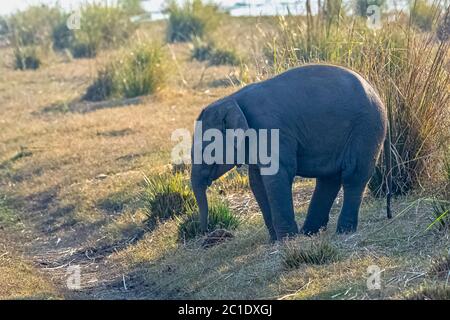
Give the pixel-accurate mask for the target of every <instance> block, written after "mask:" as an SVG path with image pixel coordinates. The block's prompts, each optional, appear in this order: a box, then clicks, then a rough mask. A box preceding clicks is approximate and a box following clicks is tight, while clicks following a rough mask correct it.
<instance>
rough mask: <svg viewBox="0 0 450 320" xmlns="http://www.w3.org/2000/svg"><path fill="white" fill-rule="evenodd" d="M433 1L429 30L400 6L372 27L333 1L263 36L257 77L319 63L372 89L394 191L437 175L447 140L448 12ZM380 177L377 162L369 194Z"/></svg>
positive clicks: (381, 182) (378, 189)
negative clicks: (346, 71) (386, 133)
mask: <svg viewBox="0 0 450 320" xmlns="http://www.w3.org/2000/svg"><path fill="white" fill-rule="evenodd" d="M433 8H434V9H435V10H438V11H436V12H435V13H434V14H433V17H434V20H433V26H434V27H433V28H434V30H436V29H437V30H440V31H439V32H437V33H436V32H426V33H424V32H422V31H421V30H420V29H419V28H417V27H415V25H414V24H413V23H412V22H411V19H412V18H411V17H406V16H405V15H404V14H401V13H400V14H397V15H393V14H391V15H390V16H389V17H384V18H383V21H382V28H381V29H379V30H374V29H371V28H368V26H367V25H366V23H365V21H364V20H363V19H361V18H360V17H358V16H346V15H345V11H344V10H338V9H336V8H334V10H333V11H329V10H328V11H326V10H325V9H323V10H322V11H320V12H319V14H316V15H313V14H312V13H311V11H309V12H308V15H307V16H306V17H286V18H285V17H280V20H279V25H278V28H276V30H275V31H274V32H266V33H265V34H264V35H263V36H264V38H265V39H266V46H265V51H264V59H265V62H266V63H265V64H264V65H263V67H262V68H260V72H259V74H260V77H266V76H268V75H272V74H277V73H280V72H282V71H284V70H286V69H288V68H291V67H294V66H298V65H302V64H305V63H310V62H324V63H332V64H337V65H342V66H346V67H349V68H351V69H353V70H355V71H357V72H359V73H360V74H362V75H363V76H364V77H365V78H366V79H368V80H369V82H371V83H372V84H373V86H374V87H375V88H376V89H377V90H378V92H379V94H380V96H381V97H382V100H383V101H384V103H385V105H386V108H387V110H388V114H389V121H390V136H391V140H392V150H391V151H392V154H393V157H392V159H393V160H392V161H393V166H392V173H393V190H392V191H393V192H394V193H395V194H404V193H407V192H408V191H410V190H411V189H412V188H420V187H425V186H426V184H427V183H429V182H430V181H431V182H436V181H437V180H442V179H443V176H442V174H440V172H442V170H440V168H442V165H443V156H442V155H443V154H444V151H445V150H444V149H445V148H448V141H449V139H450V131H449V111H450V107H449V102H450V95H449V88H450V74H449V72H450V68H449V66H450V55H449V48H450V42H449V41H448V29H449V19H448V10H447V12H444V11H443V10H441V9H440V8H441V7H437V6H436V7H433ZM415 18H416V19H417V17H415ZM385 176H386V169H385V164H384V162H383V161H380V162H379V164H378V165H377V167H376V171H375V173H374V175H373V178H372V180H371V182H370V184H369V187H370V189H371V190H372V191H373V193H374V194H376V195H380V194H383V193H384V192H385V191H386V185H385Z"/></svg>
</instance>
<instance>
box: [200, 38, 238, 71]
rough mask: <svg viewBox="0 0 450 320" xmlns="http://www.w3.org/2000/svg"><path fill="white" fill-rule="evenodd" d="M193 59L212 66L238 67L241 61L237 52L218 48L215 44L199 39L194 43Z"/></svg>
mask: <svg viewBox="0 0 450 320" xmlns="http://www.w3.org/2000/svg"><path fill="white" fill-rule="evenodd" d="M191 57H192V58H193V59H195V60H198V61H208V63H209V65H212V66H218V65H231V66H237V65H239V64H240V61H241V59H240V58H239V55H238V54H237V52H236V50H234V49H232V48H231V49H227V48H221V47H217V46H216V45H215V44H214V42H211V41H208V42H204V41H202V40H199V39H197V40H196V41H194V46H193V48H192V52H191Z"/></svg>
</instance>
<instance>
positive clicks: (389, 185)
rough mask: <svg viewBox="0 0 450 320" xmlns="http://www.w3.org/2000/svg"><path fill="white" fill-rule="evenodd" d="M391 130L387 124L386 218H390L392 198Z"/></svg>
mask: <svg viewBox="0 0 450 320" xmlns="http://www.w3.org/2000/svg"><path fill="white" fill-rule="evenodd" d="M391 153H392V150H391V130H390V127H389V126H388V128H387V132H386V138H385V139H384V162H385V163H386V212H387V218H388V219H391V218H392V212H391V198H392V163H391Z"/></svg>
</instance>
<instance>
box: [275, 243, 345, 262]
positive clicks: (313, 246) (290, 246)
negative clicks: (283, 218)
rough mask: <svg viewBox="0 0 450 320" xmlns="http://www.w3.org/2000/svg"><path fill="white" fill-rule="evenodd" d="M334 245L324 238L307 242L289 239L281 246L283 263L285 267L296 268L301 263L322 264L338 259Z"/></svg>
mask: <svg viewBox="0 0 450 320" xmlns="http://www.w3.org/2000/svg"><path fill="white" fill-rule="evenodd" d="M338 258H339V252H338V250H337V248H336V247H334V246H333V245H332V244H331V243H329V242H328V241H325V240H313V241H311V242H310V243H309V244H303V243H302V244H300V243H298V242H296V241H295V240H293V241H289V242H287V243H286V244H285V246H284V248H283V264H284V266H285V268H286V269H296V268H299V267H300V266H301V265H303V264H312V265H323V264H328V263H331V262H336V261H338Z"/></svg>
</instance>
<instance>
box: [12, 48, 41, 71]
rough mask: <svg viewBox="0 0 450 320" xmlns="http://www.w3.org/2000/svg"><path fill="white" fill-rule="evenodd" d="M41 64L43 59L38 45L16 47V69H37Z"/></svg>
mask: <svg viewBox="0 0 450 320" xmlns="http://www.w3.org/2000/svg"><path fill="white" fill-rule="evenodd" d="M40 66H41V59H40V57H39V55H38V50H37V48H36V47H33V46H31V47H16V48H15V49H14V69H16V70H36V69H39V67H40Z"/></svg>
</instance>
